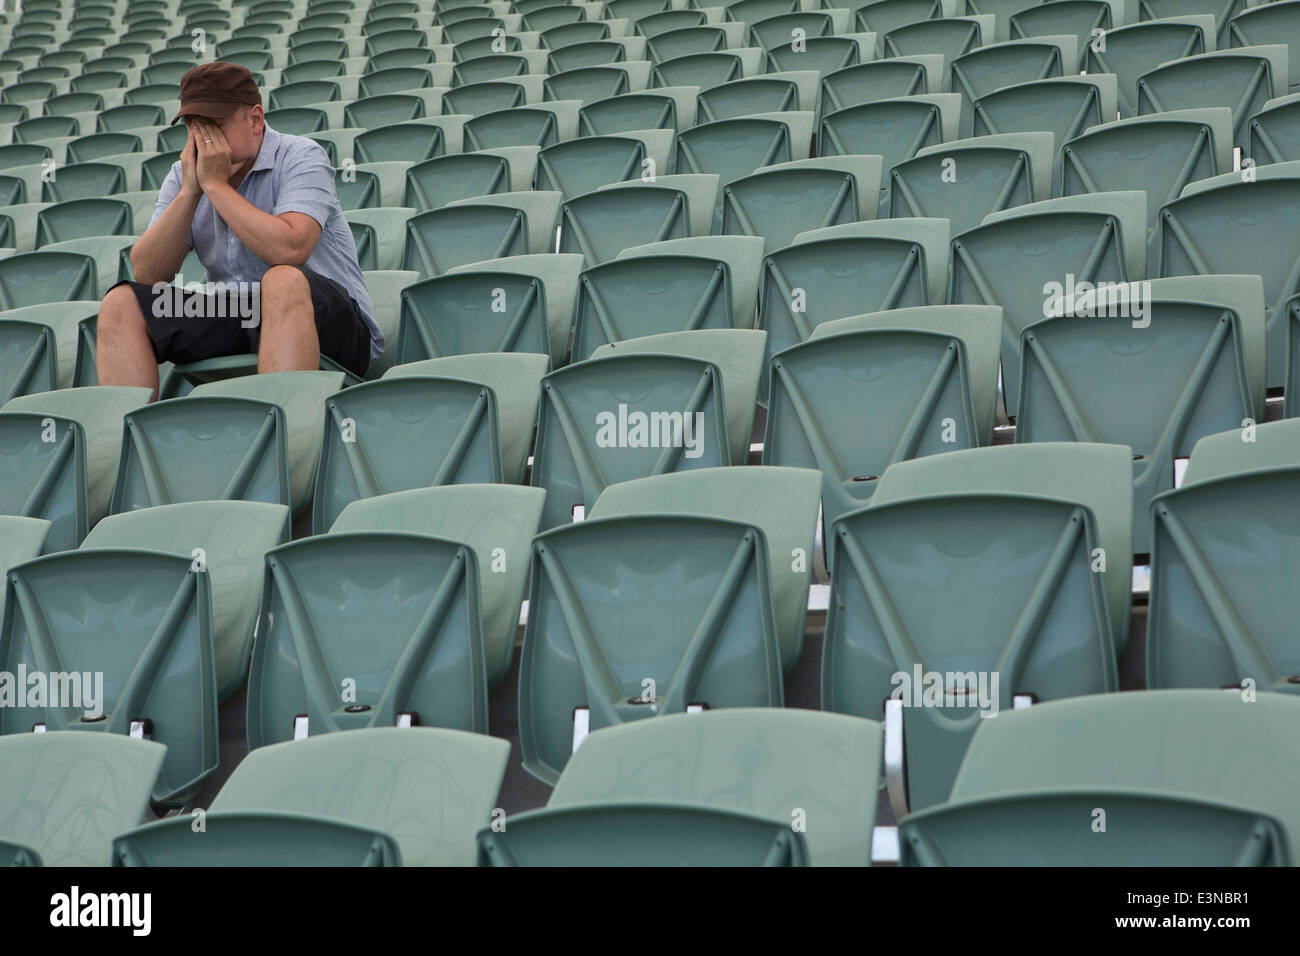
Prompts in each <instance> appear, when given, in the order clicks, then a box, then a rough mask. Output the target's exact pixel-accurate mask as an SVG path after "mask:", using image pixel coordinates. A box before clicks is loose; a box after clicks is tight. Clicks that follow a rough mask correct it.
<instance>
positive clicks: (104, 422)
mask: <svg viewBox="0 0 1300 956" xmlns="http://www.w3.org/2000/svg"><path fill="white" fill-rule="evenodd" d="M149 397H150V393H149V390H148V389H142V388H125V387H111V388H106V387H99V388H65V389H58V390H55V391H50V392H41V393H37V394H33V395H24V396H19V397H17V398H13V399H10V400H9V401H8V402H7V403H6V404H5V406H4V409H3V414H0V435H3V438H2V440H0V449H3V453H2V454H0V468H3V471H4V481H3V483H0V488H3V502H2V503H0V513H4V514H12V515H22V516H26V517H33V518H44V519H46V520H48V521H50V522H51V528H50V532H49V534H48V536H47V537H46V540H45V550H46V552H47V553H48V552H53V551H64V550H67V549H69V548H75V547H76V546H77V545H78V544H79V543H80V542H81V539H82V538H84V537H85V535H86V532H87V531H88V530H89V529H90V527H91V526H92V525H93V524H94V523H95V522H97V521H98V520H99V519H100V518H101V517H103V516H104V514H105V513H106V512H107V510H108V500H109V496H110V495H111V493H112V483H113V478H114V476H115V474H116V472H117V458H118V454H119V449H120V447H121V443H122V419H123V416H124V415H125V414H126V413H127V412H129V411H130V410H131V409H133V408H138V407H139V406H141V405H143V404H144V403H145V402H147V401H148V400H149Z"/></svg>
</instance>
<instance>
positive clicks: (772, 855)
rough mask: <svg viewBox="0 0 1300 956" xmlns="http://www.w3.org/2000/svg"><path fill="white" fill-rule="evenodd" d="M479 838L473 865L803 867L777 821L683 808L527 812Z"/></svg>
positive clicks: (793, 837)
mask: <svg viewBox="0 0 1300 956" xmlns="http://www.w3.org/2000/svg"><path fill="white" fill-rule="evenodd" d="M509 821H510V825H509V829H508V831H507V830H502V831H501V832H496V831H494V830H493V828H491V827H488V828H485V829H482V830H480V831H479V834H478V839H479V864H478V865H479V866H566V867H580V866H604V867H608V866H637V865H640V866H728V867H742V866H807V865H808V850H807V846H806V842H805V839H804V835H803V833H800V832H796V831H794V830H793V829H792V828H791V827H790V825H789V823H787V822H786V821H785V820H776V819H772V818H770V817H761V816H758V815H756V814H753V813H748V812H745V811H741V810H720V809H716V808H714V807H709V806H704V805H691V804H687V803H639V802H631V801H628V802H622V801H620V802H617V803H601V804H583V805H581V806H570V807H556V808H555V809H549V808H548V809H545V810H533V811H531V812H528V813H521V814H516V815H514V816H512V817H510V818H509Z"/></svg>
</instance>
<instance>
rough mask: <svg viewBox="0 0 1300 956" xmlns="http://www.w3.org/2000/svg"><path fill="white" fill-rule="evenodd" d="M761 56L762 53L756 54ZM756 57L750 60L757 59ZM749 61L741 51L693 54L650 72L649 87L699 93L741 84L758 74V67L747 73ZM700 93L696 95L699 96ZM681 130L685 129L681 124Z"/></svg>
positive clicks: (658, 64)
mask: <svg viewBox="0 0 1300 956" xmlns="http://www.w3.org/2000/svg"><path fill="white" fill-rule="evenodd" d="M755 52H756V53H757V54H758V55H759V56H761V55H762V51H761V50H757V51H755ZM757 58H758V57H753V58H751V59H757ZM747 65H748V64H747V61H746V57H745V56H744V55H743V53H742V51H739V50H718V51H716V52H714V53H690V54H687V55H686V56H675V57H673V58H672V59H671V60H663V61H661V62H659V63H656V64H655V65H654V69H653V70H651V71H650V85H651V86H653V87H682V86H695V87H698V88H699V90H707V89H709V88H710V87H714V86H719V85H721V84H723V83H729V82H731V81H732V80H739V79H741V78H742V77H744V76H747V75H752V74H754V73H756V72H758V70H757V68H756V67H752V68H750V69H746V66H747ZM699 90H697V91H696V92H697V93H698V92H699ZM678 128H679V129H685V128H686V126H685V124H683V123H680V122H679V123H678Z"/></svg>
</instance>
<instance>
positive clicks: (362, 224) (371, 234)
mask: <svg viewBox="0 0 1300 956" xmlns="http://www.w3.org/2000/svg"><path fill="white" fill-rule="evenodd" d="M416 213H417V210H416V209H414V208H412V207H410V206H381V207H378V208H375V209H351V210H347V211H346V213H345V218H346V219H347V222H348V225H349V226H351V227H352V239H353V242H354V243H355V244H356V249H357V261H358V262H360V264H361V268H362V269H363V270H374V269H400V268H401V262H402V251H403V247H404V243H405V241H406V223H407V221H408V220H409V219H411V218H412V217H413V216H415V215H416Z"/></svg>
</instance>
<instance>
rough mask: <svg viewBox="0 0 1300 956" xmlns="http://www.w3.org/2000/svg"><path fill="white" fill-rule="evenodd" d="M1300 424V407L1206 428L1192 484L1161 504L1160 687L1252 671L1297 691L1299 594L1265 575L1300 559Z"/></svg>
mask: <svg viewBox="0 0 1300 956" xmlns="http://www.w3.org/2000/svg"><path fill="white" fill-rule="evenodd" d="M1297 429H1300V420H1297V419H1294V418H1293V419H1287V420H1285V421H1278V422H1269V423H1267V424H1264V425H1260V426H1258V427H1257V428H1253V429H1250V430H1249V431H1245V430H1243V429H1241V428H1234V429H1233V430H1232V431H1225V432H1222V433H1220V434H1215V435H1208V436H1206V437H1204V438H1202V439H1201V440H1200V441H1199V442H1197V443H1196V446H1195V448H1194V449H1193V450H1192V461H1191V463H1190V464H1189V465H1188V468H1187V473H1186V474H1185V475H1184V479H1183V484H1182V486H1181V487H1180V488H1178V489H1176V490H1171V491H1167V492H1165V493H1164V494H1162V495H1160V496H1158V497H1157V498H1156V499H1155V500H1154V501H1153V502H1152V503H1151V521H1152V526H1153V529H1152V543H1151V575H1152V579H1151V610H1150V615H1149V617H1148V619H1147V645H1146V646H1147V682H1148V685H1149V686H1150V687H1152V688H1173V687H1225V686H1229V685H1232V686H1245V683H1244V682H1245V681H1246V680H1248V679H1249V680H1250V681H1253V682H1254V686H1255V687H1257V688H1258V689H1259V690H1260V691H1280V692H1282V693H1295V692H1296V690H1297V681H1296V679H1295V675H1296V673H1297V671H1300V660H1298V659H1297V656H1296V648H1295V641H1294V640H1293V638H1292V635H1291V626H1290V621H1291V620H1293V619H1294V616H1295V609H1294V607H1293V603H1294V602H1292V601H1291V600H1290V599H1289V598H1288V597H1287V596H1286V595H1285V594H1283V593H1281V592H1279V591H1278V590H1277V589H1276V587H1272V588H1270V587H1267V586H1266V585H1267V583H1268V582H1269V581H1270V580H1280V579H1282V578H1284V577H1285V576H1286V575H1287V574H1288V573H1289V572H1291V571H1293V570H1294V564H1295V555H1296V549H1295V546H1294V541H1295V535H1296V529H1295V524H1294V522H1293V521H1291V520H1289V519H1288V518H1287V517H1286V516H1287V515H1288V514H1289V513H1290V512H1291V511H1292V510H1293V508H1292V504H1291V502H1293V501H1294V497H1295V490H1296V482H1297V480H1298V479H1300V444H1298V443H1297V438H1298V437H1300V432H1298V431H1297ZM1279 575H1280V576H1282V578H1279V577H1278V576H1279Z"/></svg>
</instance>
